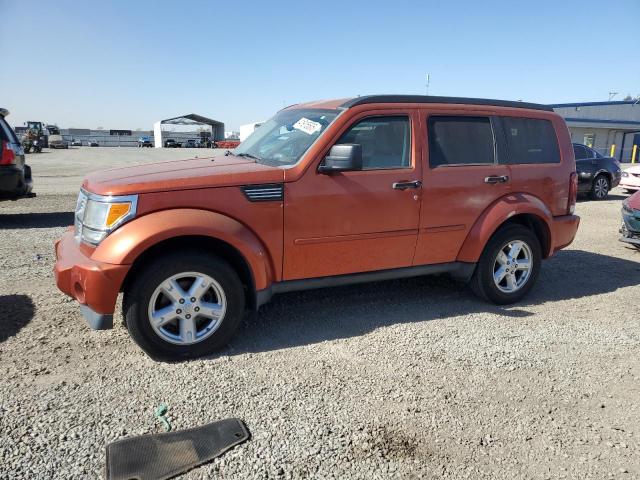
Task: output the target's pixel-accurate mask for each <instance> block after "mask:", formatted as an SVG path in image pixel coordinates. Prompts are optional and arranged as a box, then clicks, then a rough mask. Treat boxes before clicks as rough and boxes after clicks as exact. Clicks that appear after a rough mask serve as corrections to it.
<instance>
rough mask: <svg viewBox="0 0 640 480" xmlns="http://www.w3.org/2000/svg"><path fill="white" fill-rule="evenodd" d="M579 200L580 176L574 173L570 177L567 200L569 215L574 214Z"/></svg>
mask: <svg viewBox="0 0 640 480" xmlns="http://www.w3.org/2000/svg"><path fill="white" fill-rule="evenodd" d="M577 199H578V174H577V173H576V172H573V173H572V174H571V176H570V177H569V198H568V200H567V213H568V214H573V212H574V211H575V209H576V200H577Z"/></svg>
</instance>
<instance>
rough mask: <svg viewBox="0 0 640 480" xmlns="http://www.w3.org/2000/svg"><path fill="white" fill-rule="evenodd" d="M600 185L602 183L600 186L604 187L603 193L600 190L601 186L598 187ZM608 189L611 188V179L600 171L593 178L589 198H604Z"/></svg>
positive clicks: (607, 193)
mask: <svg viewBox="0 0 640 480" xmlns="http://www.w3.org/2000/svg"><path fill="white" fill-rule="evenodd" d="M600 185H602V186H603V187H602V188H604V189H605V190H604V193H602V192H603V191H602V190H601V188H599V186H600ZM609 190H611V181H610V180H609V177H608V176H607V175H605V174H604V173H601V174H600V175H597V176H596V178H594V179H593V182H592V183H591V191H590V192H589V197H590V198H591V200H604V199H605V198H607V196H608V195H609Z"/></svg>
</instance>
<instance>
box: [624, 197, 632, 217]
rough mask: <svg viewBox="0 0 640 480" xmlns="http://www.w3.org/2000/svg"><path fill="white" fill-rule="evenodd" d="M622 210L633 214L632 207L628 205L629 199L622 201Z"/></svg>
mask: <svg viewBox="0 0 640 480" xmlns="http://www.w3.org/2000/svg"><path fill="white" fill-rule="evenodd" d="M622 211H623V212H626V213H629V214H632V215H633V208H631V207H630V206H629V201H628V200H625V201H624V202H622Z"/></svg>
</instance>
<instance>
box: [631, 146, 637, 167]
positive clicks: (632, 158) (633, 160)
mask: <svg viewBox="0 0 640 480" xmlns="http://www.w3.org/2000/svg"><path fill="white" fill-rule="evenodd" d="M636 153H638V145H634V146H633V152H632V153H631V163H636Z"/></svg>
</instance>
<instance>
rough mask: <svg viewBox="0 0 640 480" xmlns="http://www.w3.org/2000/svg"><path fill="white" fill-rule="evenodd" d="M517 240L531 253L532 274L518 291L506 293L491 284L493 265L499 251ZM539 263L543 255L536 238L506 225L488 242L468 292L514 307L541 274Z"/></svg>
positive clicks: (524, 228)
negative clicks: (513, 304)
mask: <svg viewBox="0 0 640 480" xmlns="http://www.w3.org/2000/svg"><path fill="white" fill-rule="evenodd" d="M516 240H519V241H521V242H524V243H525V244H527V245H528V247H529V249H530V250H531V256H532V258H531V272H530V274H529V277H528V279H527V280H526V282H525V283H524V284H523V285H522V286H521V287H520V288H519V289H518V290H516V291H514V292H510V293H506V292H503V291H502V290H500V289H499V288H498V287H497V286H496V284H495V282H494V280H493V274H494V265H495V262H496V257H497V255H498V254H499V252H500V250H501V249H502V248H503V247H504V246H505V245H507V244H508V243H509V242H513V241H516ZM541 262H542V252H541V248H540V242H539V241H538V238H537V237H536V235H535V234H534V233H533V232H532V231H531V230H530V229H528V228H527V227H524V226H522V225H507V226H505V227H502V228H500V229H499V230H498V231H497V232H496V233H494V234H493V236H492V237H491V239H490V240H489V242H487V245H486V246H485V248H484V251H483V252H482V255H481V256H480V261H479V262H478V264H477V265H476V270H475V272H474V273H473V276H472V277H471V282H470V286H471V289H472V290H473V292H474V293H475V294H476V295H477V296H478V297H480V298H481V299H483V300H486V301H489V302H492V303H495V304H498V305H507V304H509V303H515V302H517V301H519V300H520V299H522V297H524V296H525V295H526V294H527V293H529V291H530V290H531V289H532V288H533V286H534V284H535V283H536V280H537V278H538V275H539V273H540V264H541Z"/></svg>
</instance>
